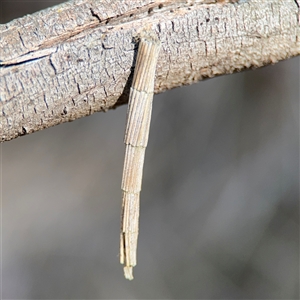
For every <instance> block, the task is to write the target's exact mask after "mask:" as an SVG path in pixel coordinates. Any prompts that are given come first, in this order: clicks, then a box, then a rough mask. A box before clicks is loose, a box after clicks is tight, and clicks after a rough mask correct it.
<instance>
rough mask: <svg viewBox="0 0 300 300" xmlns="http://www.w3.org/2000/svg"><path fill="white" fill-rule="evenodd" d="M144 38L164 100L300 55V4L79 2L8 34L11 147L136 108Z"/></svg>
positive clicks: (2, 56) (0, 29) (1, 87)
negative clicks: (101, 114)
mask: <svg viewBox="0 0 300 300" xmlns="http://www.w3.org/2000/svg"><path fill="white" fill-rule="evenodd" d="M144 30H154V31H155V32H156V34H157V35H158V38H159V39H160V41H161V44H162V47H161V51H160V55H159V61H158V66H157V70H156V82H155V92H156V93H160V92H163V91H165V90H167V89H171V88H174V87H178V86H181V85H186V84H192V83H194V82H197V81H199V80H202V79H204V78H208V77H214V76H217V75H222V74H230V73H233V72H238V71H241V70H243V69H247V68H253V67H254V68H257V67H262V66H265V65H267V64H271V63H276V62H278V61H280V60H283V59H287V58H290V57H293V56H296V55H299V53H300V42H299V37H300V26H299V3H298V0H240V1H235V0H227V1H224V0H223V1H219V0H198V1H192V0H190V1H163V0H161V1H158V0H152V1H151V0H135V1H129V0H128V1H116V0H107V1H100V0H73V1H69V2H66V3H64V4H61V5H58V6H55V7H52V8H49V9H46V10H43V11H40V12H37V13H35V14H32V15H28V16H25V17H23V18H20V19H16V20H13V21H12V22H10V23H8V24H4V25H0V76H1V83H0V91H1V94H0V96H1V99H0V108H1V116H0V117H1V122H0V135H1V141H8V140H11V139H13V138H16V137H18V136H21V135H24V134H28V133H32V132H35V131H38V130H41V129H43V128H47V127H50V126H54V125H57V124H60V123H63V122H67V121H72V120H75V119H77V118H80V117H83V116H86V115H90V114H92V113H94V112H97V111H106V110H107V109H110V108H114V107H116V106H117V105H120V104H122V103H125V102H127V98H128V92H129V87H130V85H131V79H132V78H131V77H132V72H133V67H134V60H135V55H136V51H137V43H138V41H137V40H136V38H135V37H137V36H138V35H139V32H141V31H144ZM216 88H217V87H216Z"/></svg>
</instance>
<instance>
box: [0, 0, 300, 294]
mask: <svg viewBox="0 0 300 300" xmlns="http://www.w3.org/2000/svg"><path fill="white" fill-rule="evenodd" d="M59 2H62V1H12V0H10V1H1V23H6V22H8V21H9V20H12V19H14V18H16V17H20V16H23V15H24V14H27V13H32V12H34V11H37V10H40V9H43V8H46V7H49V6H52V5H54V4H58V3H59ZM126 109H127V106H126V105H124V106H122V107H119V108H118V109H116V110H111V111H109V112H107V113H96V114H94V115H92V116H90V117H86V118H82V119H80V120H77V121H75V122H72V123H68V124H62V125H59V126H56V127H54V128H51V129H46V130H43V131H41V132H38V133H35V134H31V135H28V136H25V137H21V138H18V139H16V140H13V141H10V142H6V143H4V144H3V145H2V146H1V152H2V189H3V190H2V267H3V269H2V275H3V278H2V287H3V290H2V297H3V299H83V298H84V299H298V298H299V58H293V59H290V60H287V61H284V62H281V63H278V64H276V65H274V66H269V67H265V68H262V69H258V70H255V71H246V72H242V73H239V74H234V75H230V76H223V77H219V78H215V79H210V80H207V81H204V82H200V83H198V84H195V85H193V86H188V87H182V88H177V89H174V90H172V91H168V92H165V93H163V94H161V95H157V96H156V97H155V100H154V109H153V120H152V125H151V132H150V142H149V146H148V148H147V152H146V161H145V170H144V179H143V190H142V193H141V216H140V237H139V245H138V265H137V267H136V268H135V269H134V275H135V279H134V280H133V281H132V282H129V281H127V280H125V279H124V277H123V271H122V267H121V265H120V264H119V258H118V252H119V227H120V226H119V225H120V224H119V223H120V209H121V190H120V184H121V175H122V168H123V159H124V145H123V134H124V126H125V118H126Z"/></svg>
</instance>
